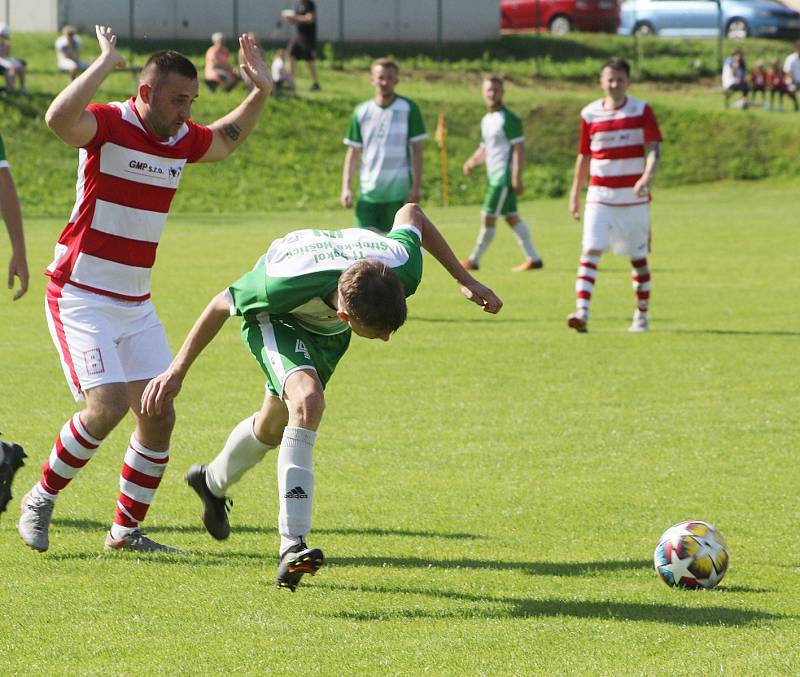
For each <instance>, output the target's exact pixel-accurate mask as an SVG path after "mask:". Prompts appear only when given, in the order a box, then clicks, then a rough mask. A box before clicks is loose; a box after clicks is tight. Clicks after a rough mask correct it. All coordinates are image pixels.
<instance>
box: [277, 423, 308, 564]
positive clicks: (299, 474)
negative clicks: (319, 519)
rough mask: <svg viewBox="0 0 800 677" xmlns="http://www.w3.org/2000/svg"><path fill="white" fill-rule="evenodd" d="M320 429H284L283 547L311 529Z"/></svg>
mask: <svg viewBox="0 0 800 677" xmlns="http://www.w3.org/2000/svg"><path fill="white" fill-rule="evenodd" d="M316 439H317V433H315V432H314V431H313V430H308V429H307V428H290V427H289V426H286V428H284V430H283V439H282V440H281V448H280V451H279V452H278V500H279V504H280V511H279V513H278V531H279V532H280V534H281V549H280V552H281V553H283V552H285V551H286V549H287V548H289V547H291V546H292V545H296V544H297V543H299V542H300V541H301V540H302V539H303V538H304V537H305V535H306V534H307V533H308V532H309V531H311V503H312V500H313V498H314V472H313V470H312V469H311V456H312V454H311V452H312V450H313V449H314V441H315V440H316Z"/></svg>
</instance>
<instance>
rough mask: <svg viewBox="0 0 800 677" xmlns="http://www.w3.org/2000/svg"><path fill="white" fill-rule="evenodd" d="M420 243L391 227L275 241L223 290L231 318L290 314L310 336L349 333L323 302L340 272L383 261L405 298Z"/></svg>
mask: <svg viewBox="0 0 800 677" xmlns="http://www.w3.org/2000/svg"><path fill="white" fill-rule="evenodd" d="M421 244H422V243H421V239H420V232H419V230H417V228H416V227H415V226H412V225H401V226H395V227H394V228H393V229H392V231H391V232H390V233H389V234H388V235H378V234H377V233H373V232H372V231H369V230H364V229H363V228H346V229H345V230H312V229H310V228H308V229H304V230H296V231H294V232H291V233H289V234H288V235H286V236H285V237H282V238H280V239H279V240H275V241H274V242H273V243H272V244H271V245H270V247H269V249H268V250H267V253H266V254H265V255H264V256H262V257H261V258H260V259H259V260H258V262H257V263H256V265H255V268H253V270H251V271H250V272H249V273H246V274H245V275H243V276H242V277H241V278H239V279H238V280H237V281H236V282H234V283H233V284H232V285H231V286H230V287H228V290H227V294H228V302H229V303H230V307H231V315H242V316H255V315H259V314H261V313H269V314H270V315H287V314H290V315H292V317H294V318H295V320H296V321H297V322H298V324H299V325H300V326H302V327H303V328H304V329H306V330H308V331H310V332H313V333H315V334H324V335H333V334H340V333H341V332H343V331H349V329H350V327H349V326H348V325H347V323H345V322H342V321H341V320H340V319H339V318H338V317H337V316H336V310H335V309H334V308H331V307H330V306H329V305H328V304H327V303H326V302H325V299H326V298H327V297H328V296H329V295H330V293H331V292H332V291H334V290H335V289H336V287H337V285H338V284H339V276H340V275H341V274H342V271H344V270H345V269H346V268H348V267H349V266H351V265H352V264H353V263H355V262H356V261H360V260H362V259H376V260H378V261H383V262H384V263H385V264H386V265H388V266H389V267H390V268H392V269H393V270H394V272H395V273H397V275H398V276H399V277H400V281H401V282H402V283H403V287H404V288H405V292H406V296H411V294H413V293H414V292H415V291H416V290H417V286H418V285H419V283H420V280H421V278H422V251H421V249H420V246H421Z"/></svg>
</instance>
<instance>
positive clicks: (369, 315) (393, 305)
mask: <svg viewBox="0 0 800 677" xmlns="http://www.w3.org/2000/svg"><path fill="white" fill-rule="evenodd" d="M339 298H340V300H341V301H342V305H343V306H344V309H345V310H346V312H347V314H348V315H350V317H352V318H353V319H354V320H356V321H357V322H360V323H361V324H363V325H364V326H365V327H369V328H370V329H377V330H379V331H389V332H394V331H397V330H398V329H399V328H400V327H401V326H402V325H403V323H404V322H405V321H406V316H407V314H408V309H407V307H406V293H405V289H404V288H403V283H402V282H401V281H400V278H399V277H398V276H397V273H395V272H394V271H393V270H392V269H391V268H390V267H389V266H387V265H386V264H385V263H383V261H376V260H374V259H365V260H362V261H357V262H356V263H354V264H353V265H352V266H350V267H349V268H348V269H347V270H345V271H344V272H343V273H342V275H341V277H340V278H339Z"/></svg>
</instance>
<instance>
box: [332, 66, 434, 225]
mask: <svg viewBox="0 0 800 677" xmlns="http://www.w3.org/2000/svg"><path fill="white" fill-rule="evenodd" d="M398 72H399V69H398V66H397V64H396V63H395V62H394V61H392V60H391V59H378V60H376V61H375V62H374V63H373V64H372V69H371V70H370V82H371V83H372V86H373V88H374V91H375V96H374V97H373V98H372V99H370V100H369V101H365V102H364V103H362V104H359V105H358V106H356V109H355V110H354V111H353V115H352V116H351V118H350V129H349V131H348V132H347V136H346V137H345V139H344V143H345V145H346V146H347V147H348V148H347V153H346V154H345V159H344V168H343V170H342V193H341V196H340V202H341V205H342V207H344V208H345V209H349V208H350V207H352V206H353V191H352V183H353V175H354V174H355V170H356V165H357V164H358V162H359V157H360V160H361V171H360V173H359V179H358V202H357V204H356V215H355V223H354V225H355V226H357V227H359V228H372V229H374V230H376V231H378V232H381V233H385V232H387V231H388V230H389V229H390V228H391V226H392V222H393V220H394V215H395V213H397V210H398V209H400V207H402V206H403V205H404V204H405V203H406V202H419V201H420V197H421V192H422V190H421V186H422V170H423V155H422V142H423V141H424V140H425V139H427V138H428V134H427V133H426V131H425V123H424V122H423V121H422V113H420V110H419V106H417V104H416V103H414V102H413V101H412V100H411V99H407V98H405V97H404V96H399V95H398V94H396V93H395V91H394V90H395V87H396V86H397V83H398V82H399V77H398ZM409 155H410V162H409Z"/></svg>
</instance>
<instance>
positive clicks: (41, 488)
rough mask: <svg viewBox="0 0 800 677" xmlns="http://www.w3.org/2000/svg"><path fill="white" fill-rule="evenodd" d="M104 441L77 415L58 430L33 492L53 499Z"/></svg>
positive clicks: (41, 496)
mask: <svg viewBox="0 0 800 677" xmlns="http://www.w3.org/2000/svg"><path fill="white" fill-rule="evenodd" d="M101 441H102V440H98V439H95V438H94V437H92V436H91V435H90V434H89V433H88V432H87V431H86V428H85V427H84V425H83V423H81V417H80V414H75V415H74V416H73V417H72V418H71V419H70V420H69V421H67V422H66V423H65V424H64V426H63V427H62V428H61V432H59V433H58V437H57V438H56V443H55V444H54V445H53V449H52V450H51V451H50V456H49V458H48V459H47V460H46V461H45V462H44V465H43V466H42V475H41V477H40V478H39V482H38V484H37V485H36V486H35V487H34V489H33V491H34V492H35V494H36V495H37V496H39V497H40V498H46V499H49V500H51V501H54V500H55V499H56V496H58V492H59V491H61V490H62V489H63V488H64V487H66V486H67V485H68V484H69V483H70V481H71V480H72V478H73V477H75V475H77V474H78V471H80V469H81V468H83V466H85V465H86V464H87V463H88V462H89V459H90V458H91V457H92V456H94V454H95V452H96V451H97V448H98V447H99V446H100V442H101Z"/></svg>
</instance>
